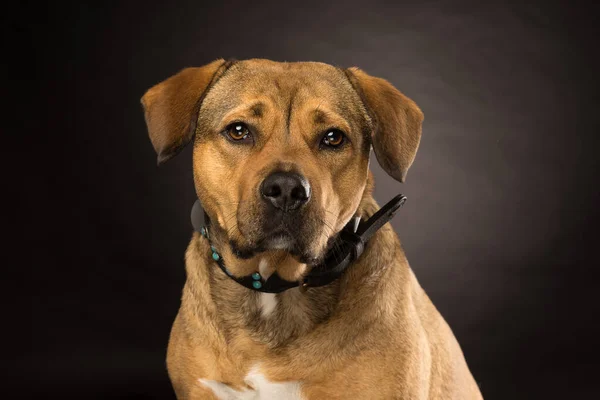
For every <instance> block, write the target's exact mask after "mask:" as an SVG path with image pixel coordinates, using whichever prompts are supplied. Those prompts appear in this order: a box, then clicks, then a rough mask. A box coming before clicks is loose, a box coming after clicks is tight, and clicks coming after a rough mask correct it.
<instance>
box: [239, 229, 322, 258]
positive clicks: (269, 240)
mask: <svg viewBox="0 0 600 400" xmlns="http://www.w3.org/2000/svg"><path fill="white" fill-rule="evenodd" d="M255 243H256V244H254V245H244V244H241V243H240V242H238V241H235V240H230V242H229V244H230V246H231V249H232V251H233V253H234V254H235V256H236V257H238V258H241V259H249V258H252V257H254V256H256V255H258V254H260V253H263V252H266V251H285V252H287V253H289V254H290V255H291V256H292V257H294V258H295V259H296V260H298V261H299V262H301V263H305V264H314V263H315V262H317V261H318V260H319V259H320V257H318V256H315V255H314V254H311V253H310V252H309V251H307V250H306V249H304V248H302V247H303V246H301V245H300V244H299V243H298V240H297V239H296V238H295V237H294V236H293V235H291V234H289V233H287V232H276V233H273V234H270V235H267V236H264V237H262V238H260V239H259V240H256V242H255Z"/></svg>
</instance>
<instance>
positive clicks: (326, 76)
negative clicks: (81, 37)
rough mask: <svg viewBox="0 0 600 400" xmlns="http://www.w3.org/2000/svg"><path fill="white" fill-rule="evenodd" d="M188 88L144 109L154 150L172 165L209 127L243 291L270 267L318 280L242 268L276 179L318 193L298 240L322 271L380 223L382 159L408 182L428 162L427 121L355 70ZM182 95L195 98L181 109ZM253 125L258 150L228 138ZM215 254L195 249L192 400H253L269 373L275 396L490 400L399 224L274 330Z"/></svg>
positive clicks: (215, 191)
mask: <svg viewBox="0 0 600 400" xmlns="http://www.w3.org/2000/svg"><path fill="white" fill-rule="evenodd" d="M184 72H185V70H184ZM185 74H188V75H186V76H188V77H185V76H183V75H179V76H176V77H174V78H170V80H167V81H165V82H163V83H161V84H159V85H157V86H156V87H154V88H152V89H150V91H149V92H148V93H147V94H146V95H145V96H144V99H143V101H142V102H143V104H144V107H145V110H146V119H147V121H148V125H149V131H150V136H151V139H152V141H153V143H155V148H156V149H157V152H158V154H159V159H166V158H168V157H170V156H172V155H173V154H172V149H173V148H177V147H180V146H181V145H184V144H185V143H187V142H188V141H190V140H191V137H190V136H189V131H187V130H186V127H195V131H194V134H195V140H194V180H195V186H196V190H197V193H198V197H199V198H200V200H201V202H202V204H203V206H204V208H205V209H206V210H207V213H208V214H209V215H210V217H211V220H214V221H216V222H215V224H214V226H215V228H214V234H213V238H212V239H213V242H214V244H215V246H216V247H218V248H219V251H220V252H221V254H222V257H223V259H224V260H225V262H226V264H227V267H228V269H230V271H232V272H233V273H234V274H236V275H246V274H250V273H252V272H254V271H256V270H257V269H258V264H259V263H260V261H261V260H263V259H265V260H266V261H267V263H268V266H269V269H270V271H271V272H272V271H277V272H278V274H279V275H281V276H282V277H283V278H285V279H290V280H295V279H298V278H300V277H301V276H303V275H304V274H306V273H307V271H308V270H309V269H310V267H309V266H308V265H307V263H305V262H302V261H299V259H298V257H296V256H292V255H290V254H289V253H287V252H286V251H285V250H267V251H264V252H260V253H258V254H253V255H252V256H251V257H249V258H248V257H246V258H240V257H238V256H239V254H237V253H235V252H234V251H233V248H232V247H231V246H230V245H229V241H230V240H234V241H235V242H236V243H238V244H239V245H240V246H242V247H243V246H248V247H249V248H251V247H252V246H253V245H254V244H255V243H256V242H257V240H258V238H259V237H260V235H261V231H260V229H259V228H257V226H259V223H260V222H261V221H262V219H263V218H264V215H263V211H262V209H261V207H260V196H258V195H257V187H258V186H259V185H260V183H261V182H262V180H263V179H264V178H265V177H266V176H267V175H268V174H269V173H270V172H272V171H273V170H276V169H283V170H293V171H296V172H299V173H301V174H302V175H303V176H305V177H306V178H307V179H308V180H309V181H310V184H311V190H312V197H311V200H310V202H309V203H307V205H306V211H305V214H304V215H303V219H302V223H301V224H299V225H298V227H297V229H298V237H299V238H300V239H298V240H300V242H299V243H302V247H303V249H304V250H305V253H306V255H307V256H308V257H313V258H314V259H319V257H322V255H323V254H324V252H325V250H326V247H327V243H328V239H329V238H331V237H332V236H334V235H335V234H336V233H337V232H338V231H339V230H340V229H341V228H342V227H343V226H344V225H345V224H346V223H347V222H348V221H349V220H350V219H351V217H352V216H353V215H362V216H364V217H368V216H370V215H372V214H373V213H374V212H375V211H376V210H377V209H378V206H377V204H376V203H375V201H374V200H373V197H372V195H371V191H372V188H373V179H372V174H371V173H370V172H369V170H368V162H369V161H368V160H369V149H370V147H371V144H372V145H373V147H374V148H375V152H376V155H377V158H378V160H379V162H380V163H381V164H382V166H383V168H384V169H385V170H386V171H387V172H388V173H390V175H392V176H393V177H395V178H396V179H398V180H401V181H402V180H404V179H405V177H406V172H407V170H408V168H409V167H410V165H411V163H412V161H413V159H414V157H415V154H416V151H417V148H418V144H419V139H420V135H421V122H422V120H423V115H422V113H421V110H420V109H419V108H418V107H417V106H416V104H415V103H414V102H412V101H411V100H410V99H408V98H407V97H406V96H404V95H403V94H401V93H400V92H399V91H398V90H397V89H395V88H394V87H393V86H392V85H391V84H390V83H389V82H387V81H385V80H383V79H380V78H374V77H371V76H369V75H367V74H366V73H365V72H363V71H361V70H358V69H356V68H353V69H350V70H341V69H337V68H334V67H332V66H329V65H326V64H321V63H275V62H272V61H267V60H247V61H241V62H237V63H232V64H227V63H225V62H224V61H223V60H218V61H216V62H215V63H212V64H209V66H207V67H203V68H200V69H194V70H193V73H192V72H185ZM169 82H176V83H169ZM185 82H189V85H190V87H188V86H186V84H185ZM190 88H192V89H190ZM178 91H182V93H183V95H185V96H187V97H186V98H185V99H182V98H177V100H174V99H173V96H175V97H177V95H176V93H177V92H178ZM191 92H193V93H196V97H194V96H192V95H191V94H189V93H191ZM163 93H164V94H163ZM157 102H158V103H157ZM171 102H173V107H174V111H173V113H170V112H169V104H170V103H171ZM156 104H160V106H157V105H156ZM157 109H158V110H160V112H159V111H154V110H157ZM186 118H187V120H185V119H186ZM180 119H184V120H185V121H180ZM162 120H165V121H171V122H168V123H167V122H159V121H162ZM239 121H243V122H244V123H246V124H247V125H249V126H251V127H252V130H253V135H255V141H254V142H253V144H252V145H251V146H250V145H239V144H232V143H231V142H229V141H228V140H227V139H225V138H224V135H223V134H222V132H223V131H224V129H225V128H226V127H227V126H228V125H229V124H230V123H232V122H239ZM169 124H170V125H169ZM182 127H183V128H182ZM331 127H336V128H339V129H342V130H343V131H344V132H345V133H346V134H347V136H348V138H349V140H350V142H349V144H348V145H347V146H346V147H343V148H342V149H341V150H340V151H335V152H332V151H329V150H321V149H320V148H319V146H318V143H319V138H320V137H321V136H320V135H321V134H322V133H323V132H324V131H325V130H327V129H328V128H331ZM253 137H254V136H253ZM157 143H158V145H157ZM161 151H166V152H167V153H165V154H161ZM210 253H211V251H210V249H209V246H208V243H207V241H206V240H205V239H204V238H202V237H201V236H200V235H198V234H194V236H193V238H192V240H191V242H190V244H189V247H188V249H187V252H186V272H187V281H186V283H185V286H184V289H183V296H182V302H181V308H180V310H179V313H178V315H177V318H176V320H175V322H174V324H173V328H172V332H171V338H170V341H169V347H168V354H167V366H168V371H169V376H170V378H171V381H172V383H173V386H174V388H175V391H176V394H177V397H178V398H180V399H212V398H216V397H215V396H214V395H213V393H212V391H211V390H210V389H208V388H207V387H206V386H204V385H202V384H201V383H200V382H199V381H198V380H199V379H200V378H203V379H208V380H214V381H218V382H222V383H225V384H227V385H229V386H230V387H231V388H234V389H236V390H241V389H244V388H248V385H247V383H245V382H244V377H245V376H246V374H247V373H248V371H249V370H250V369H251V368H252V367H253V366H256V365H260V370H261V373H262V374H264V375H265V376H266V377H267V378H268V379H269V380H270V381H276V382H285V381H298V382H300V383H301V390H302V396H303V398H305V399H461V400H462V399H481V398H482V397H481V394H480V392H479V389H478V387H477V385H476V383H475V381H474V379H473V377H472V376H471V374H470V372H469V369H468V367H467V365H466V362H465V360H464V357H463V354H462V351H461V349H460V347H459V345H458V343H457V341H456V339H455V338H454V336H453V334H452V331H451V330H450V328H449V327H448V325H447V324H446V322H445V321H444V319H443V318H442V317H441V316H440V314H439V313H438V312H437V310H436V309H435V307H434V306H433V304H432V303H431V302H430V300H429V298H428V297H427V295H426V294H425V293H424V292H423V290H422V289H421V287H420V286H419V284H418V282H417V280H416V278H415V276H414V274H413V273H412V271H411V269H410V267H409V265H408V262H407V260H406V257H405V255H404V252H403V250H402V247H401V245H400V242H399V240H398V238H397V236H396V234H395V233H394V232H393V230H392V228H391V226H390V225H389V224H387V225H386V226H385V227H384V228H382V229H381V230H380V231H378V233H377V234H376V235H375V236H374V237H373V238H372V239H371V240H370V241H369V243H368V245H367V246H366V249H365V252H364V254H363V255H362V256H361V258H360V259H359V260H358V261H357V262H355V263H354V264H353V265H352V266H351V267H350V268H349V269H348V270H347V271H346V272H345V274H344V275H343V276H342V277H341V278H340V279H339V280H337V281H335V282H333V283H331V284H329V285H327V286H324V287H320V288H311V289H308V290H307V291H306V292H302V291H300V290H299V289H297V288H295V289H291V290H288V291H286V292H283V293H281V294H278V295H276V299H277V306H276V308H275V309H274V310H273V312H272V313H270V314H269V315H268V317H265V316H263V315H261V313H260V309H259V308H260V306H259V304H260V302H259V296H260V294H259V293H257V292H254V291H250V290H248V289H246V288H244V287H242V286H241V285H239V284H237V283H236V282H234V281H233V280H231V279H230V278H228V277H227V276H225V274H223V273H222V271H221V270H220V269H218V268H217V267H216V266H215V264H214V262H212V261H211V259H210Z"/></svg>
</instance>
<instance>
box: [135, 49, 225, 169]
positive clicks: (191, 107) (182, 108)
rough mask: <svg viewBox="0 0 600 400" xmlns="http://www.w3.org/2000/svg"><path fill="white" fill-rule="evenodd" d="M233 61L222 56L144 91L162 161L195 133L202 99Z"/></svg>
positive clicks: (146, 113) (150, 127)
mask: <svg viewBox="0 0 600 400" xmlns="http://www.w3.org/2000/svg"><path fill="white" fill-rule="evenodd" d="M230 64H231V63H230V62H225V61H224V60H222V59H219V60H216V61H213V62H212V63H210V64H207V65H205V66H203V67H199V68H186V69H184V70H182V71H181V72H179V73H178V74H176V75H173V76H172V77H170V78H169V79H167V80H165V81H163V82H161V83H159V84H158V85H156V86H153V87H152V88H150V89H148V91H147V92H146V93H145V94H144V96H143V97H142V100H141V101H142V106H143V108H144V116H145V118H146V125H147V126H148V134H149V135H150V141H152V145H153V146H154V150H156V153H157V155H158V165H160V164H162V163H164V162H165V161H167V160H169V159H170V158H172V157H174V156H175V155H177V153H179V152H180V151H181V150H182V149H183V148H184V147H185V146H186V145H187V144H188V143H189V142H190V140H191V139H192V138H193V137H194V133H195V130H196V123H197V120H198V112H199V110H200V105H201V104H202V100H203V99H204V96H205V94H206V92H207V91H208V89H209V88H210V86H211V85H212V83H213V82H214V81H215V80H216V78H218V77H219V76H220V75H221V74H222V72H223V71H225V70H226V69H227V67H228V66H229V65H230Z"/></svg>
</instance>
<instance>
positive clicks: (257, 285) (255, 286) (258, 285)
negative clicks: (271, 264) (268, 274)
mask: <svg viewBox="0 0 600 400" xmlns="http://www.w3.org/2000/svg"><path fill="white" fill-rule="evenodd" d="M252 286H254V289H260V288H261V287H262V283H260V282H259V281H254V282H252Z"/></svg>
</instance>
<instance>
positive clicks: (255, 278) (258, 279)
mask: <svg viewBox="0 0 600 400" xmlns="http://www.w3.org/2000/svg"><path fill="white" fill-rule="evenodd" d="M252 279H254V280H255V281H260V274H259V273H258V272H255V273H253V274H252Z"/></svg>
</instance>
